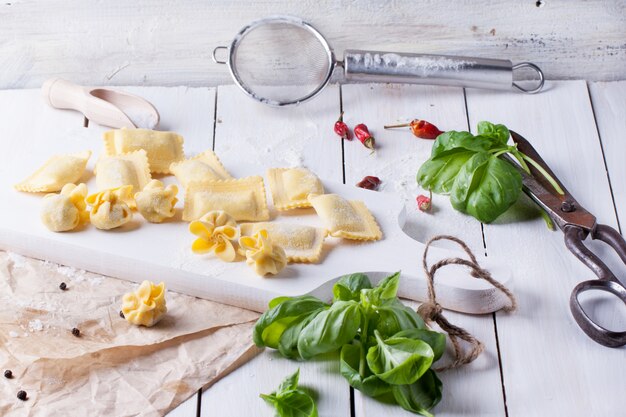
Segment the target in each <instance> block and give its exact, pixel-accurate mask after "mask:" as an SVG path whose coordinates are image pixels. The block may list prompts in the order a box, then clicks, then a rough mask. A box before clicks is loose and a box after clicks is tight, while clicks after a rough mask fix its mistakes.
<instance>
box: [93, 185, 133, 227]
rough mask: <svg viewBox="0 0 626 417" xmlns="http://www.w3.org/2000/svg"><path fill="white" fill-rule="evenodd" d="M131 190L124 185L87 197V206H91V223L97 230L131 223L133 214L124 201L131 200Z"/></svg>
mask: <svg viewBox="0 0 626 417" xmlns="http://www.w3.org/2000/svg"><path fill="white" fill-rule="evenodd" d="M132 189H133V187H132V186H130V185H125V186H123V187H119V188H114V189H112V190H105V191H102V192H99V193H97V194H92V195H90V196H89V197H87V204H89V205H90V206H91V212H90V215H89V217H90V219H91V223H92V224H93V225H94V226H96V227H97V228H98V229H103V230H109V229H114V228H116V227H120V226H122V225H123V224H126V223H128V222H129V221H131V220H132V218H133V212H132V211H131V210H130V207H128V204H126V201H128V200H129V199H132V196H131V193H132Z"/></svg>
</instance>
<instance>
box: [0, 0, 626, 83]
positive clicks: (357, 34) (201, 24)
mask: <svg viewBox="0 0 626 417" xmlns="http://www.w3.org/2000/svg"><path fill="white" fill-rule="evenodd" d="M537 3H539V4H540V5H543V7H536V4H537ZM625 5H626V3H625V2H624V1H623V0H614V1H604V0H591V1H575V2H572V1H565V0H550V1H541V2H535V1H517V0H508V1H488V2H483V3H481V5H480V7H476V4H475V2H473V1H468V0H465V1H458V2H455V5H454V7H452V8H451V7H449V5H448V4H447V3H446V2H435V1H426V2H414V1H393V2H380V1H376V0H366V1H359V2H345V1H336V0H322V1H319V0H303V1H298V2H294V1H289V0H271V1H258V0H257V1H252V2H245V3H239V2H232V1H228V0H218V1H212V2H205V1H201V0H194V1H188V2H185V3H183V4H178V3H176V4H174V3H170V2H154V1H150V0H140V1H134V2H128V1H124V0H112V1H108V2H82V1H72V2H71V3H69V4H68V2H67V1H64V0H47V1H45V2H37V1H20V0H8V1H5V2H2V4H1V5H0V22H2V25H0V39H2V43H1V44H0V88H15V87H38V86H40V85H41V83H43V81H44V80H45V79H46V78H47V77H50V75H51V74H54V75H58V76H62V77H65V78H67V79H70V80H73V81H75V82H78V83H84V84H105V85H109V84H116V85H130V84H133V85H170V86H172V85H181V84H185V85H192V86H205V85H207V84H208V85H218V84H223V83H230V82H231V80H230V76H229V73H228V71H227V69H226V68H225V67H224V66H221V65H216V64H214V63H213V62H212V61H211V57H210V53H211V51H212V49H213V48H214V47H215V46H218V45H227V44H229V43H230V41H231V40H232V39H233V37H234V36H235V34H236V33H237V31H238V30H239V29H240V28H241V27H242V26H243V25H245V24H247V23H249V22H250V21H252V20H255V19H258V18H261V17H264V16H270V15H275V14H290V15H295V16H302V17H303V18H306V19H307V20H309V21H310V22H311V23H313V24H314V25H315V26H316V27H318V29H319V30H320V31H321V32H322V33H323V34H324V35H325V36H326V37H327V38H328V40H329V42H330V43H331V45H332V46H333V48H334V49H335V51H336V53H337V55H338V56H339V57H341V56H342V55H343V51H344V50H345V49H348V48H354V49H373V50H383V51H407V52H410V51H413V52H426V53H448V54H457V55H468V56H474V55H475V56H484V57H494V58H503V59H511V60H513V61H515V62H520V61H533V62H536V63H537V64H540V65H541V66H542V68H543V69H544V70H545V71H546V74H547V76H548V77H549V78H558V79H562V78H586V79H592V80H615V79H623V78H625V77H626V67H625V66H624V65H623V62H624V58H625V57H626V47H625V45H624V39H625V38H626V13H624V8H625ZM495 17H497V18H495ZM86 45H88V46H89V47H86ZM260 53H262V51H260ZM260 69H263V68H260Z"/></svg>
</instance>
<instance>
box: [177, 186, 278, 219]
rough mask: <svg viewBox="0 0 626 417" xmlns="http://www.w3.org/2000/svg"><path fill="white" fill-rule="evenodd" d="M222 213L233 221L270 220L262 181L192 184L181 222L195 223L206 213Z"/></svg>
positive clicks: (186, 195) (187, 193) (188, 188)
mask: <svg viewBox="0 0 626 417" xmlns="http://www.w3.org/2000/svg"><path fill="white" fill-rule="evenodd" d="M214 210H222V211H225V212H226V213H228V214H229V215H231V216H232V217H233V218H234V219H235V220H236V221H241V220H247V221H263V220H269V218H270V212H269V210H268V208H267V200H266V198H265V186H264V185H263V178H262V177H258V176H253V177H245V178H240V179H232V180H208V181H201V182H192V183H191V184H189V187H187V190H186V193H185V208H184V210H183V220H185V221H192V220H197V219H199V218H200V217H202V216H203V215H205V214H206V213H208V212H210V211H214Z"/></svg>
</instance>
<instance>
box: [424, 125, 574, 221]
mask: <svg viewBox="0 0 626 417" xmlns="http://www.w3.org/2000/svg"><path fill="white" fill-rule="evenodd" d="M477 130H478V135H476V136H474V135H472V134H471V133H470V132H457V131H448V132H445V133H442V134H441V135H439V136H438V137H437V139H436V140H435V142H434V144H433V148H432V151H431V155H430V158H429V159H428V160H427V161H426V162H424V163H423V164H422V166H421V167H420V169H419V171H418V172H417V182H418V183H419V185H420V186H422V187H423V188H425V189H428V190H431V191H432V192H434V193H437V194H449V195H450V202H451V203H452V206H453V207H454V208H455V209H457V210H459V211H461V212H463V213H467V214H469V215H471V216H473V217H475V218H476V219H478V220H480V221H481V222H484V223H490V222H492V221H494V220H495V219H496V218H497V217H498V216H500V215H501V214H502V213H504V212H505V211H506V210H507V209H508V208H509V207H510V206H511V205H513V203H515V202H516V201H517V199H518V198H519V195H520V193H521V191H522V176H521V174H520V173H519V171H518V170H517V169H516V168H515V167H514V166H513V165H512V164H511V163H509V162H508V161H506V160H503V159H500V158H499V156H501V155H504V154H506V153H509V154H511V155H512V156H513V157H514V158H515V159H517V161H518V162H519V163H520V166H521V167H522V169H524V170H525V171H526V172H530V170H529V168H528V165H527V163H530V164H532V165H533V166H534V167H535V168H537V169H538V170H539V171H540V172H541V173H542V175H544V176H545V177H546V178H547V179H548V181H549V182H550V183H551V184H552V185H553V186H554V187H555V189H556V190H557V192H559V193H560V194H562V193H563V191H562V190H561V189H560V187H559V186H558V184H557V183H556V181H555V180H554V179H553V178H552V177H551V176H550V175H548V173H547V172H545V170H544V169H543V168H542V167H541V166H539V164H537V163H536V162H535V161H534V160H532V159H531V158H530V157H528V156H527V155H525V154H523V153H522V152H520V151H519V150H517V147H516V146H515V145H513V146H511V145H507V143H508V141H509V136H510V133H509V129H507V127H506V126H504V125H494V124H493V123H489V122H480V123H478V129H477Z"/></svg>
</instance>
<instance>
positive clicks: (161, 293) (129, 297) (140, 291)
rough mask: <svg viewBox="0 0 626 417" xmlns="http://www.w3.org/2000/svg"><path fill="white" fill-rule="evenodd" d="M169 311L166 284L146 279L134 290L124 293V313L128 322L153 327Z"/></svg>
mask: <svg viewBox="0 0 626 417" xmlns="http://www.w3.org/2000/svg"><path fill="white" fill-rule="evenodd" d="M166 312H167V305H166V302H165V284H164V283H162V282H161V283H160V284H159V285H154V283H153V282H150V281H144V282H142V283H141V285H140V286H139V288H137V290H136V291H134V292H129V293H127V294H124V297H123V299H122V313H124V318H125V319H126V321H127V322H129V323H132V324H136V325H138V326H146V327H152V326H154V325H155V324H157V323H158V322H159V320H161V319H162V318H163V315H165V313H166Z"/></svg>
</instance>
